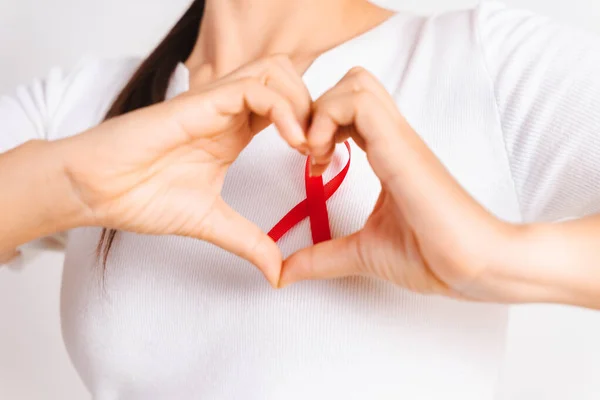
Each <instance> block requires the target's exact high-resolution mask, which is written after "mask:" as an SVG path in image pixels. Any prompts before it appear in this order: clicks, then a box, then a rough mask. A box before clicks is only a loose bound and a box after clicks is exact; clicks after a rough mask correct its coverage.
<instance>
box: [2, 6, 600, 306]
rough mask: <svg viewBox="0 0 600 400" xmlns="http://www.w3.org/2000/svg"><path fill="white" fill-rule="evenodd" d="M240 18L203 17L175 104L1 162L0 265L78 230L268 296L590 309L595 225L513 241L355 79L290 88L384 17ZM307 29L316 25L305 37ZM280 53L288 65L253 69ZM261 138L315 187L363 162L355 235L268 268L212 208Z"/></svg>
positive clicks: (333, 12)
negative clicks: (338, 284)
mask: <svg viewBox="0 0 600 400" xmlns="http://www.w3.org/2000/svg"><path fill="white" fill-rule="evenodd" d="M286 4H291V5H290V7H292V6H293V7H294V8H295V10H296V11H297V12H295V13H294V12H289V11H290V9H286V6H285V5H286ZM249 5H250V2H246V1H244V2H242V1H238V0H222V1H212V2H208V3H207V11H206V12H207V15H206V19H207V21H213V22H212V23H211V24H207V25H203V28H202V31H201V32H200V37H199V40H198V44H197V46H196V48H195V49H194V52H193V54H192V56H191V57H190V59H189V60H188V61H187V63H186V64H187V65H188V68H189V69H190V71H191V76H192V82H191V87H192V89H191V90H190V92H188V93H186V94H185V95H182V96H179V97H177V98H175V99H173V100H170V101H167V102H164V103H162V104H159V105H156V106H152V107H149V108H145V109H141V110H139V111H135V112H132V113H130V114H127V115H124V116H121V117H118V118H114V119H111V120H110V121H108V122H105V123H103V124H101V125H99V126H98V127H95V128H93V129H90V130H89V131H87V132H84V133H82V134H80V135H78V136H75V137H72V138H69V139H63V140H59V141H56V142H51V143H48V142H43V141H32V142H29V143H26V144H24V145H22V146H20V147H18V148H16V149H14V150H12V151H9V152H7V153H4V154H1V155H0V186H1V187H3V188H10V190H6V191H4V192H3V193H2V196H0V209H1V210H3V213H2V215H0V259H1V258H3V257H2V256H1V255H4V258H6V257H7V256H8V255H10V254H11V253H12V252H13V249H14V248H16V247H17V246H19V245H21V244H23V243H26V242H28V241H30V240H33V239H35V238H39V237H43V236H46V235H49V234H52V233H56V232H61V231H65V230H68V229H71V228H75V227H79V226H90V225H93V226H104V227H107V228H114V229H118V230H123V231H131V232H137V233H144V234H154V235H163V234H175V235H182V236H189V237H194V238H197V239H199V240H205V241H209V242H212V243H214V244H216V245H218V246H221V247H223V248H224V249H226V250H228V251H230V252H233V253H235V254H237V255H239V256H241V257H244V258H246V259H248V260H249V261H250V262H252V263H253V264H255V265H256V266H257V268H259V269H260V270H261V271H262V272H263V274H264V275H265V277H266V279H267V280H268V282H269V283H270V284H271V285H272V286H274V287H284V286H287V285H290V284H293V283H295V282H298V281H301V280H308V279H334V278H338V277H345V276H353V275H361V276H369V277H375V278H378V279H383V280H386V281H388V282H390V284H394V285H398V286H401V287H405V288H408V289H410V290H413V291H417V292H420V293H425V294H437V295H444V296H450V297H454V298H459V299H465V300H473V301H488V302H510V303H525V302H556V303H564V304H574V305H579V306H584V307H590V308H599V309H600V296H599V295H598V293H600V268H598V262H599V260H600V250H598V248H599V247H600V246H597V243H598V240H599V239H600V219H599V218H598V217H591V218H587V219H583V220H579V221H572V222H569V223H564V224H544V225H527V226H515V225H510V224H507V223H505V222H503V221H500V220H498V219H496V218H494V217H493V216H492V215H490V214H489V213H488V212H487V211H486V210H485V209H483V208H482V207H481V206H480V205H479V204H477V203H476V202H475V201H474V200H473V199H472V198H471V197H470V196H469V195H468V194H467V193H466V192H465V191H464V190H463V189H462V188H461V186H460V185H459V184H458V183H457V182H456V181H455V180H454V179H453V178H452V177H451V175H450V174H449V173H448V172H447V171H446V169H445V168H444V167H443V165H442V164H441V163H440V162H439V160H438V159H437V158H436V157H435V155H434V154H433V153H432V152H431V151H430V150H429V149H428V148H427V146H426V145H425V144H424V143H423V142H422V141H421V140H420V138H419V136H418V134H417V133H416V132H414V130H413V129H412V128H411V127H410V125H409V124H408V123H407V121H406V120H405V119H404V118H403V117H402V114H401V111H400V110H398V109H397V108H396V105H395V104H394V102H393V100H392V99H391V98H390V97H389V95H388V94H387V92H386V91H385V90H384V89H383V88H382V86H381V84H380V83H379V82H377V81H376V80H375V78H373V77H372V76H371V75H370V74H369V73H368V72H366V71H363V70H360V69H353V70H351V71H349V73H348V74H347V75H346V76H345V77H344V78H343V79H342V80H341V81H340V82H339V83H338V84H337V85H335V86H334V87H333V88H332V89H331V90H330V91H328V92H327V93H325V94H324V95H323V96H322V97H321V98H319V99H317V100H316V101H312V100H311V99H310V97H309V95H308V92H307V90H306V88H305V87H304V84H303V83H302V80H301V79H300V75H299V74H300V73H301V72H302V71H303V70H304V69H305V68H306V67H307V66H308V64H310V61H311V60H312V59H314V57H315V56H316V55H318V54H319V53H320V52H322V51H325V50H327V49H328V48H330V47H332V46H334V45H335V44H337V43H340V42H342V41H344V40H347V39H349V38H351V37H353V36H355V35H356V34H358V33H360V32H362V31H364V30H365V29H367V28H369V27H372V26H375V25H376V24H378V23H380V22H381V21H382V20H384V19H385V18H387V17H389V12H387V11H383V10H381V9H379V8H377V7H375V6H372V5H370V4H369V3H367V2H365V1H359V0H329V1H327V2H323V1H322V0H319V1H317V0H297V1H295V2H280V1H275V0H266V1H261V2H256V3H252V7H250V6H249ZM275 6H277V7H275ZM250 13H253V14H252V15H254V16H255V18H248V16H249V15H250ZM309 16H312V17H314V18H316V19H314V20H313V26H311V29H310V30H309V33H308V34H307V33H306V32H307V30H306V29H305V23H306V21H307V20H308V18H309ZM315 16H317V17H315ZM259 18H261V19H260V20H259ZM253 21H254V22H253ZM257 21H258V22H260V23H258V22H257ZM255 22H256V23H255ZM354 22H356V23H354ZM359 22H360V23H359ZM356 26H358V27H357V28H354V27H356ZM234 28H235V29H234ZM324 33H327V35H325V34H324ZM256 37H260V38H273V39H274V40H273V41H269V40H267V39H265V40H256ZM323 37H327V38H329V39H330V43H329V42H328V43H323V41H322V40H323V39H322V38H323ZM210 38H212V39H210ZM249 38H253V40H249ZM329 39H328V40H329ZM240 44H243V45H240ZM281 49H287V51H286V52H287V53H289V54H290V57H287V56H285V57H284V56H268V57H264V55H265V54H267V55H268V54H273V53H276V52H278V51H281ZM261 57H262V58H261ZM258 58H260V59H259V61H253V60H256V59H258ZM240 65H244V66H243V67H239V66H240ZM271 123H274V124H275V125H276V127H277V128H278V130H279V132H280V134H281V135H282V137H283V138H284V140H286V141H287V142H288V143H289V144H290V146H291V147H293V148H294V149H296V150H298V151H299V152H301V153H303V154H307V155H310V156H311V157H312V158H313V159H314V160H315V165H314V167H313V173H314V174H320V173H322V172H323V170H324V169H325V168H326V167H327V165H328V164H329V162H330V158H331V154H332V151H333V146H334V145H335V143H337V142H340V141H343V140H345V139H347V138H352V139H353V140H354V141H355V142H356V143H357V144H358V145H359V146H360V147H361V148H362V149H363V150H364V151H365V152H366V153H367V156H368V159H369V161H370V163H371V166H372V168H373V170H374V171H375V173H376V174H377V176H378V177H379V179H380V180H381V184H382V188H383V190H382V192H381V194H380V197H379V201H378V203H377V205H376V207H375V209H374V210H373V213H372V215H371V217H370V218H369V220H368V221H367V223H366V225H365V227H364V228H363V229H362V230H360V231H359V232H357V233H355V234H353V235H351V236H349V237H346V238H339V239H336V240H333V241H331V242H327V243H323V244H320V245H318V246H314V247H311V248H309V249H304V250H301V251H300V252H298V253H297V254H294V255H293V256H291V257H290V258H289V259H288V260H285V261H283V260H282V259H281V253H280V251H279V249H278V248H277V246H276V244H275V243H273V242H272V240H270V239H269V238H268V236H267V235H266V234H265V233H264V232H261V231H260V230H259V229H258V228H257V227H256V226H254V225H253V224H251V223H250V222H249V221H247V220H245V219H244V218H242V217H241V216H240V215H239V214H237V213H236V212H235V211H233V210H232V209H231V208H230V207H229V206H227V204H225V203H224V202H223V199H222V198H221V195H220V193H221V188H222V186H223V180H224V177H225V175H226V172H227V169H228V168H229V166H230V165H231V163H232V162H233V161H234V160H235V159H236V157H237V156H238V155H239V154H240V152H241V151H242V150H243V149H244V147H245V146H246V145H247V144H248V143H249V142H250V141H251V140H252V138H253V137H254V135H256V134H258V133H259V132H260V131H261V130H262V129H263V128H264V127H266V126H267V125H269V124H271ZM23 171H27V173H26V174H24V173H23ZM432 199H444V201H443V202H439V201H435V200H432ZM229 232H238V233H239V235H236V236H229Z"/></svg>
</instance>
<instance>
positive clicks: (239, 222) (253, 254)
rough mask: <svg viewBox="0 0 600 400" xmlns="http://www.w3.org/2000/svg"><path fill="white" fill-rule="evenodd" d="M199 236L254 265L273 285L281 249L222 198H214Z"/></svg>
mask: <svg viewBox="0 0 600 400" xmlns="http://www.w3.org/2000/svg"><path fill="white" fill-rule="evenodd" d="M200 239H202V240H205V241H207V242H210V243H213V244H214V245H216V246H219V247H221V248H222V249H224V250H226V251H229V252H231V253H233V254H235V255H237V256H240V257H242V258H244V259H246V260H248V261H250V262H251V263H252V264H254V265H255V266H256V267H257V268H258V269H259V270H260V271H261V272H262V273H263V275H264V276H265V278H267V280H268V281H269V283H270V284H271V286H273V287H276V285H277V282H279V275H280V273H281V262H282V257H281V251H280V250H279V248H278V247H277V245H276V244H275V242H274V241H273V240H272V239H271V238H270V237H269V236H268V235H267V234H266V233H264V232H263V231H262V230H260V228H259V227H258V226H256V225H255V224H253V223H252V222H250V221H248V220H247V219H246V218H244V217H242V216H241V215H240V214H238V213H237V212H236V211H235V210H233V209H232V208H231V207H229V205H227V203H225V202H224V201H223V199H219V200H217V203H216V204H215V205H214V206H213V208H212V211H211V212H210V214H209V215H208V216H207V217H206V219H205V221H204V223H203V224H202V228H201V234H200Z"/></svg>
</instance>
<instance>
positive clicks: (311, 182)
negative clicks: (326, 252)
mask: <svg viewBox="0 0 600 400" xmlns="http://www.w3.org/2000/svg"><path fill="white" fill-rule="evenodd" d="M344 144H345V145H346V148H347V149H348V162H347V163H346V165H345V166H344V168H343V169H342V170H341V171H340V172H339V173H338V174H337V175H336V176H335V177H334V178H333V179H332V180H330V181H329V182H327V184H326V185H323V177H322V176H310V158H309V159H307V160H306V167H305V171H304V182H305V185H306V199H305V200H303V201H302V202H301V203H300V204H298V205H297V206H296V207H294V208H292V210H291V211H290V212H289V213H287V215H286V216H285V217H283V219H282V220H281V221H279V222H278V223H277V225H275V226H274V227H273V229H271V231H270V232H269V236H270V237H271V239H273V240H274V241H275V242H277V241H279V239H281V238H282V237H283V236H284V235H285V234H286V233H288V232H289V231H290V230H292V228H294V227H295V226H296V225H298V224H299V223H300V222H302V221H303V220H304V219H305V218H310V230H311V232H312V240H313V243H314V244H317V243H321V242H325V241H327V240H331V229H330V227H329V214H328V212H327V200H329V199H330V198H331V196H333V194H334V193H335V192H337V190H338V189H339V188H340V186H341V185H342V182H344V179H346V175H348V170H349V169H350V160H351V156H352V152H351V150H350V143H348V142H345V143H344Z"/></svg>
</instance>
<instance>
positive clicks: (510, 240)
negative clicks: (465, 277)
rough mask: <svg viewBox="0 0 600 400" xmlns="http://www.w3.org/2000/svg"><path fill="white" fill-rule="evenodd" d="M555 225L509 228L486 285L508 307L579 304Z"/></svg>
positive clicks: (494, 258) (578, 297)
mask: <svg viewBox="0 0 600 400" xmlns="http://www.w3.org/2000/svg"><path fill="white" fill-rule="evenodd" d="M561 237H562V234H561V231H560V229H558V224H527V225H510V227H509V228H508V229H507V230H506V233H505V234H504V237H503V243H502V245H501V246H498V248H497V251H496V252H495V254H494V257H493V259H492V260H491V262H490V268H489V273H488V284H489V285H490V286H491V287H492V288H493V289H494V290H495V291H496V292H497V293H498V294H499V296H501V297H502V298H503V299H504V301H506V302H509V303H555V304H572V305H576V304H581V303H582V302H583V300H582V299H580V297H581V293H580V291H579V290H578V288H577V282H576V279H575V277H574V276H571V271H570V266H571V265H572V263H573V261H574V258H572V255H571V254H570V253H569V252H568V251H567V250H566V249H565V247H564V240H562V239H561Z"/></svg>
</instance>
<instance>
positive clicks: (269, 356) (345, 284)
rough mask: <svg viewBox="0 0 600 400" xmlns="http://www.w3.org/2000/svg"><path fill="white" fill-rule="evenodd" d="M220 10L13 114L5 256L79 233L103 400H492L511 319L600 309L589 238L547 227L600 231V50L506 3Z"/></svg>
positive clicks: (69, 290) (266, 5)
mask: <svg viewBox="0 0 600 400" xmlns="http://www.w3.org/2000/svg"><path fill="white" fill-rule="evenodd" d="M204 3H205V2H203V1H196V2H194V3H193V4H192V5H191V8H190V9H189V10H188V11H187V13H186V14H185V15H184V16H183V18H182V19H181V20H180V21H179V23H178V24H177V25H176V27H175V28H174V29H173V31H172V32H171V33H170V34H169V35H168V37H167V38H166V39H165V41H164V42H163V43H161V44H160V45H159V46H158V48H157V49H156V50H155V52H154V53H153V54H152V55H150V57H149V58H148V59H147V60H146V61H145V62H143V63H142V64H141V65H140V66H138V63H137V62H136V61H122V60H121V61H104V62H97V63H92V64H88V65H85V66H83V67H80V68H79V69H76V70H75V71H74V72H72V73H70V74H68V75H62V74H60V73H59V72H54V73H52V74H51V75H50V76H49V77H48V79H47V80H46V81H44V82H43V83H39V82H38V83H35V84H33V85H32V86H30V87H28V88H22V89H20V90H19V91H18V92H17V95H16V96H15V97H12V98H10V97H7V98H4V99H3V100H2V103H1V104H0V121H1V123H2V135H1V136H0V146H1V147H0V151H5V153H4V154H2V156H1V158H0V182H1V183H2V185H3V187H5V188H9V189H8V190H7V189H5V190H4V191H3V196H2V197H0V207H1V208H2V209H3V210H5V211H7V212H5V214H4V215H3V216H2V222H3V223H2V224H1V227H0V243H1V248H0V249H1V250H2V251H4V252H6V251H8V250H9V249H13V248H15V247H17V246H19V245H21V244H23V243H26V242H28V241H30V240H33V239H35V238H38V237H43V236H47V235H51V234H54V233H56V232H62V231H69V240H68V245H67V248H66V263H65V272H64V280H63V288H62V319H63V334H64V338H65V341H66V345H67V349H68V351H69V353H70V356H71V358H72V360H73V362H74V364H75V366H76V368H77V369H78V371H79V373H80V375H81V377H82V378H83V380H84V381H85V383H86V384H87V386H88V387H89V389H90V390H91V392H92V393H93V395H94V398H96V399H117V398H118V399H234V398H235V399H237V398H244V399H306V398H310V399H326V398H327V399H331V398H335V399H337V398H340V399H341V398H344V399H354V398H356V399H365V398H369V399H371V398H372V399H385V398H390V399H391V398H394V399H397V398H414V399H440V398H460V399H476V400H482V399H483V400H485V399H492V398H493V396H494V391H495V384H496V380H497V376H498V371H499V367H500V365H501V360H502V356H503V344H504V337H505V328H506V321H507V306H505V305H503V304H502V303H525V302H556V303H565V304H576V305H580V306H584V307H600V299H599V298H598V295H597V293H598V290H599V289H600V272H599V270H598V268H596V265H595V263H594V262H593V260H594V259H595V260H597V259H598V258H599V257H600V254H597V252H598V250H596V246H595V240H594V238H595V237H597V236H594V231H597V230H598V224H599V222H598V221H597V218H594V217H589V218H588V219H582V220H578V221H576V222H569V223H562V224H547V223H545V222H546V221H557V220H560V219H567V218H572V217H585V216H587V215H592V214H594V213H596V212H598V211H599V210H598V208H599V206H600V192H599V190H598V188H599V183H600V168H599V166H598V161H597V160H598V159H599V158H598V157H597V154H598V152H599V149H600V138H599V136H598V132H600V77H599V76H598V74H597V70H598V68H600V45H599V41H598V39H597V38H595V37H592V36H589V35H586V34H584V33H580V32H577V31H574V30H569V29H567V28H563V27H560V26H559V25H557V24H554V23H552V22H550V21H547V20H546V19H543V18H540V17H536V16H532V15H530V14H527V13H524V12H517V11H511V10H507V9H505V8H504V7H502V6H501V5H499V4H497V3H493V2H488V3H484V4H483V5H481V6H479V7H478V8H477V9H474V10H465V11H459V12H453V13H447V14H443V15H440V16H436V17H429V18H423V17H417V16H413V15H408V14H404V13H400V14H392V13H390V12H389V11H387V10H384V9H381V8H379V7H376V6H374V5H371V4H369V3H367V2H365V1H362V0H328V1H322V0H319V1H316V0H297V1H294V2H279V1H275V0H272V1H262V2H238V1H233V0H231V1H229V0H228V1H223V0H221V1H216V0H214V1H210V0H209V1H206V4H204ZM280 53H283V54H286V55H287V56H273V55H274V54H280ZM165 99H166V100H167V101H165V102H163V100H165ZM153 104H155V105H153ZM105 117H107V118H108V121H107V122H104V123H101V122H102V120H103V119H104V118H105ZM271 123H273V124H274V125H275V127H276V128H277V129H275V128H273V127H269V128H266V129H265V130H264V131H262V132H260V131H261V130H263V128H265V127H266V126H268V125H269V124H271ZM258 132H260V134H258ZM78 133H81V134H80V135H76V134H78ZM348 138H352V139H353V140H351V141H350V145H349V147H346V146H344V145H342V144H341V142H344V141H345V140H346V139H348ZM34 139H43V140H34ZM336 143H339V145H337V146H336ZM290 146H291V147H292V149H289V148H288V147H290ZM429 149H431V150H432V151H430V150H429ZM306 155H309V156H310V157H309V160H311V162H310V163H308V166H307V169H306V174H305V168H304V163H305V162H306V160H307V158H306V157H305V156H306ZM350 157H351V160H350ZM348 164H349V167H348V168H349V169H348V168H347V165H348ZM24 171H26V172H24ZM321 174H323V176H324V179H323V180H324V184H325V188H324V186H323V183H322V182H321V180H320V179H321V178H319V176H320V175H321ZM330 182H333V183H331V184H330ZM332 192H333V193H332ZM307 196H308V197H309V198H308V199H307V201H306V202H303V200H305V197H307ZM330 196H331V197H330ZM328 197H330V199H329V200H328V201H327V203H326V206H324V204H325V201H326V200H327V198H328ZM297 204H300V205H299V206H298V207H296V208H294V207H295V206H296V205H297ZM292 209H294V210H296V211H294V212H295V214H294V213H292V214H291V215H292V217H294V215H295V216H296V217H298V218H295V219H294V218H292V219H291V220H290V219H289V218H287V217H285V216H286V214H287V213H288V212H289V211H290V210H292ZM288 216H289V215H288ZM281 221H283V222H284V223H282V222H281ZM290 221H291V222H290ZM288 222H289V223H288ZM90 226H104V227H107V228H109V229H116V230H118V232H117V231H113V230H103V229H101V228H92V227H90ZM329 230H330V231H329ZM131 232H136V233H135V234H134V233H131ZM267 233H269V234H270V237H269V236H268V235H267ZM348 235H349V236H348ZM329 236H332V237H333V238H334V240H332V241H329V240H327V239H328V238H329ZM198 239H201V240H198ZM273 239H275V240H277V243H275V240H273ZM313 242H315V243H317V245H316V246H311V245H312V244H313ZM215 245H216V246H215ZM97 250H99V253H98V252H97ZM234 254H235V255H234ZM291 254H293V255H292V256H291V257H287V256H289V255H291ZM282 255H283V256H285V257H287V259H286V261H285V262H283V263H282V258H283V257H282ZM244 259H246V260H248V261H250V262H251V263H253V264H254V265H256V266H257V267H258V269H253V268H248V267H247V265H246V261H243V260H244ZM258 271H260V272H262V274H263V275H264V276H265V277H266V279H267V281H268V282H269V283H270V284H271V285H272V286H275V287H284V286H288V287H287V288H286V289H285V290H273V289H272V288H270V287H269V286H268V285H267V284H265V280H264V279H263V278H262V277H261V275H260V273H259V272H258ZM343 277H346V278H344V279H332V278H343ZM300 281H302V282H300ZM292 283H295V284H293V285H292ZM406 289H410V290H406ZM435 294H437V295H443V296H435Z"/></svg>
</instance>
